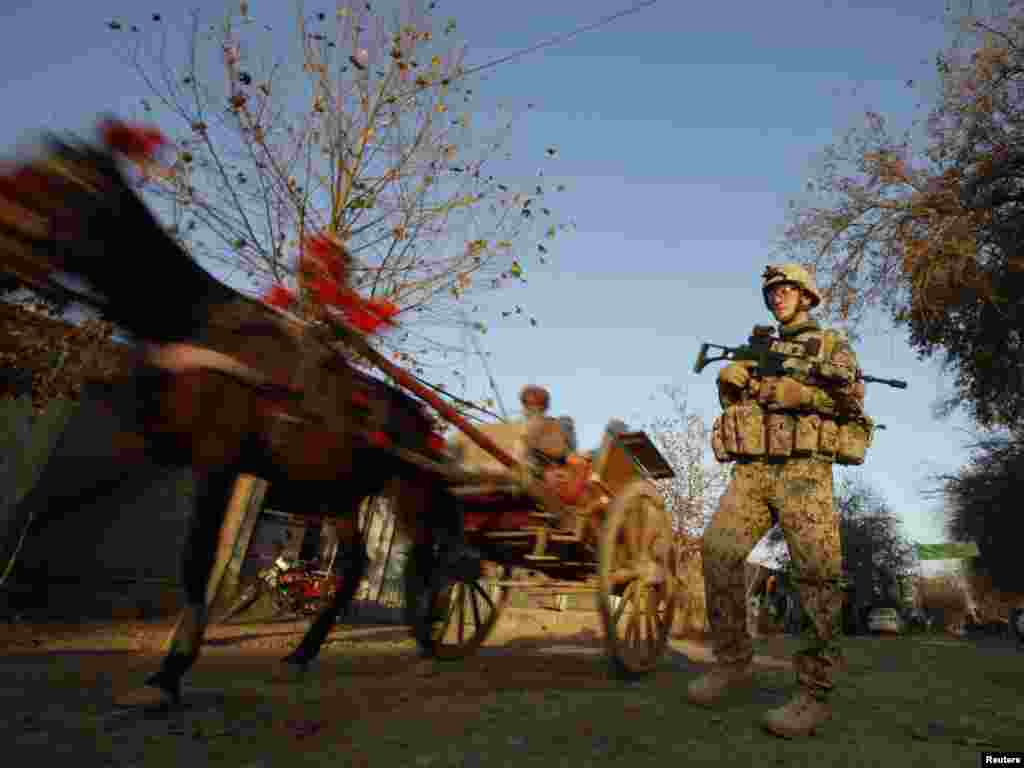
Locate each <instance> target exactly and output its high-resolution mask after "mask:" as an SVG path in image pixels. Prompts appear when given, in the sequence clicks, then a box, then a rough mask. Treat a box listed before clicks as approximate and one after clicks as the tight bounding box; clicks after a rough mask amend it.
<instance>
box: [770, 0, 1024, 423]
mask: <svg viewBox="0 0 1024 768" xmlns="http://www.w3.org/2000/svg"><path fill="white" fill-rule="evenodd" d="M963 29H964V30H965V31H966V32H968V33H970V34H965V35H964V36H963V38H962V39H961V41H960V42H959V43H958V45H957V46H955V47H953V48H951V49H950V50H948V51H946V52H944V53H941V54H939V55H938V56H937V58H936V71H937V75H938V80H939V86H940V87H939V91H938V96H937V98H936V101H935V103H934V105H933V107H932V108H931V110H930V113H929V116H928V119H927V122H926V124H925V131H924V146H923V147H921V148H920V149H915V148H914V142H913V141H912V138H911V133H910V132H907V133H905V134H903V135H901V136H898V137H897V136H894V135H893V133H892V132H891V131H890V130H889V129H888V127H887V125H886V121H885V119H884V118H883V117H882V116H881V115H879V114H877V113H873V112H869V113H867V115H866V121H865V124H864V126H863V127H861V128H858V129H856V130H854V131H852V132H850V133H849V134H848V135H847V136H846V137H845V138H844V139H843V140H842V141H840V142H838V143H837V144H835V145H832V146H829V147H827V148H826V149H825V151H824V152H823V154H822V157H821V162H820V166H819V169H818V171H817V173H816V175H815V178H813V179H812V180H811V181H810V182H809V183H808V191H809V193H810V194H809V199H808V200H807V201H804V202H801V203H797V202H793V203H791V208H790V215H789V221H788V225H787V228H786V230H785V234H784V238H783V242H782V244H781V249H782V250H783V251H785V252H786V253H787V254H788V255H794V256H796V257H797V258H799V259H800V260H801V261H803V262H804V263H806V264H807V265H808V266H809V267H811V268H813V269H814V270H815V271H816V273H817V277H818V280H819V284H820V285H821V287H822V289H823V292H824V294H825V299H826V300H825V302H824V308H825V310H826V312H828V313H829V314H830V315H831V316H832V318H833V319H835V320H837V321H839V322H841V323H845V324H847V325H848V326H849V327H850V328H851V329H854V328H856V327H857V326H858V325H859V324H860V322H861V321H862V320H863V319H864V317H865V315H866V313H867V312H868V311H869V310H870V309H872V308H874V307H879V308H882V309H884V310H886V311H887V312H888V314H889V316H890V317H891V319H892V320H893V322H894V323H895V324H896V325H897V326H903V327H906V328H907V329H908V331H909V334H910V343H911V346H912V347H914V348H915V349H916V350H917V352H918V354H919V356H921V357H930V356H932V355H934V354H936V353H938V352H941V353H943V354H944V364H945V367H946V369H947V370H948V371H951V372H953V373H955V384H956V387H955V394H954V395H953V397H951V398H950V399H949V400H948V401H947V402H945V403H943V404H942V406H941V407H940V409H939V410H940V412H949V411H951V410H952V409H954V408H955V407H957V406H960V405H963V406H965V407H966V408H967V410H968V412H969V413H970V415H971V416H972V417H973V418H974V419H975V420H976V421H977V422H978V423H979V424H982V425H985V426H988V425H995V424H1011V423H1015V422H1017V421H1019V420H1020V419H1021V418H1022V417H1024V395H1022V392H1024V386H1022V385H1024V362H1022V361H1024V355H1022V351H1024V350H1022V347H1021V340H1022V335H1021V334H1022V331H1024V326H1022V323H1024V314H1022V313H1021V312H1020V309H1019V305H1020V299H1021V291H1022V285H1024V272H1022V270H1024V256H1022V253H1024V251H1022V248H1021V246H1022V242H1021V235H1022V233H1024V230H1022V223H1024V222H1022V219H1021V215H1020V213H1021V211H1020V206H1021V202H1022V200H1024V197H1022V191H1021V190H1022V188H1021V179H1022V173H1024V144H1022V141H1021V139H1020V136H1021V132H1020V129H1021V128H1022V127H1024V82H1022V75H1024V48H1022V46H1021V43H1022V42H1024V19H1022V17H1021V15H1020V12H1019V11H1016V10H1014V11H1012V12H1011V13H1010V14H1008V15H1006V16H1005V17H1003V18H1000V19H996V20H991V21H980V20H973V19H966V20H964V23H963Z"/></svg>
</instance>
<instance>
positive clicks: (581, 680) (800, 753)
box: [0, 610, 1024, 768]
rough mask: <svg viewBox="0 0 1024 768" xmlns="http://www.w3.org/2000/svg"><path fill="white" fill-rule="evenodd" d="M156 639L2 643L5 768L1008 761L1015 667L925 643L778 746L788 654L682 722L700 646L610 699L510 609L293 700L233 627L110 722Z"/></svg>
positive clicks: (589, 653) (856, 685) (150, 632)
mask: <svg viewBox="0 0 1024 768" xmlns="http://www.w3.org/2000/svg"><path fill="white" fill-rule="evenodd" d="M168 629H169V625H168V624H160V623H156V624H154V623H150V624H144V623H119V624H96V625H87V626H57V625H49V626H42V625H15V626H6V627H3V628H0V707H3V712H4V713H5V718H4V719H3V720H0V743H2V744H4V745H5V747H4V758H5V760H4V762H5V764H8V765H19V766H25V765H28V766H31V765H33V761H41V760H45V761H46V763H45V764H50V762H51V761H52V759H53V757H54V756H57V757H58V758H59V759H61V762H62V764H65V763H66V764H68V765H74V766H81V767H82V768H85V767H87V766H94V765H96V766H135V765H138V766H143V765H145V766H157V767H158V768H159V767H160V766H165V765H166V766H171V765H175V766H187V768H201V767H202V766H208V765H209V766H232V768H238V767H241V768H272V767H274V768H276V767H277V766H306V765H308V766H321V765H323V766H327V765H329V766H369V765H373V766H413V767H416V766H485V765H486V766H503V765H515V766H517V768H518V766H531V765H538V766H540V765H543V766H545V767H546V768H550V766H553V765H554V766H557V765H566V766H569V765H571V766H574V768H575V767H576V766H585V765H595V766H596V765H602V766H604V765H630V766H636V765H640V766H643V765H650V766H655V765H657V766H659V767H663V766H664V765H666V764H669V763H683V762H685V763H686V764H687V765H695V764H696V765H705V764H706V765H711V764H715V765H721V764H723V763H728V764H733V765H754V764H757V765H764V764H768V765H787V766H788V765H795V766H799V765H807V766H810V765H812V764H813V765H815V766H820V765H822V764H831V765H837V766H853V765H888V764H910V765H918V764H920V765H929V766H946V765H950V766H952V765H972V764H977V753H978V751H979V750H981V749H983V748H985V745H986V744H988V743H992V744H994V745H995V746H998V747H1002V748H1004V749H1021V748H1024V707H1022V706H1020V702H1021V701H1022V700H1024V696H1022V694H1024V675H1022V674H1021V671H1022V669H1024V654H1021V653H1018V652H1016V651H1014V650H1013V649H1010V648H1003V647H992V648H986V649H979V648H977V647H975V646H972V645H970V644H967V643H964V642H960V641H956V640H949V639H942V638H878V639H874V638H863V639H861V638H855V639H849V640H848V649H849V650H848V665H847V670H846V672H845V674H844V676H843V680H842V687H841V688H840V689H839V691H838V692H837V695H836V696H835V710H836V717H835V718H834V720H833V721H832V722H831V723H829V724H828V725H827V726H826V727H825V728H824V729H822V731H821V732H820V733H819V735H818V736H816V737H814V738H813V739H810V740H808V741H804V742H788V741H784V740H780V739H776V738H773V737H771V736H769V735H767V734H765V733H763V732H762V731H761V730H760V729H759V727H758V725H757V718H758V717H759V716H760V714H761V713H762V712H763V710H764V709H766V708H768V707H771V706H775V705H777V704H779V703H781V702H783V701H784V700H785V699H786V698H787V696H788V695H789V693H790V692H791V690H792V687H791V686H792V672H791V671H790V669H789V665H788V662H786V661H785V657H786V656H787V655H788V653H789V651H790V650H791V648H792V641H790V640H783V639H774V640H765V641H758V650H759V654H760V655H759V657H758V663H759V668H760V670H761V673H760V676H759V685H758V687H757V689H756V690H755V691H752V692H748V693H746V694H737V695H736V696H734V697H731V698H730V699H728V700H726V701H725V702H723V704H722V705H721V706H720V707H719V708H717V709H715V710H699V709H695V708H693V707H691V706H689V705H687V704H686V703H685V701H684V700H683V689H684V687H685V684H686V682H687V681H688V680H690V679H691V678H692V677H693V676H694V675H696V674H698V673H699V671H700V669H701V665H702V663H703V662H706V661H707V660H708V659H709V655H708V652H707V650H706V649H705V648H702V647H701V646H699V645H694V644H688V643H682V642H678V641H674V642H673V647H672V649H671V650H670V652H669V653H668V654H667V657H666V659H665V662H664V664H663V666H662V668H660V669H659V670H658V671H657V672H656V673H655V674H654V675H652V676H651V677H650V678H648V679H647V680H644V681H642V682H640V683H623V682H621V681H618V680H615V679H612V678H611V677H610V676H609V674H608V665H607V663H606V662H605V659H604V655H603V649H602V646H601V636H600V634H599V632H598V626H597V623H596V616H595V615H594V614H585V613H577V612H566V613H562V614H559V613H555V612H536V611H533V612H525V611H514V610H510V611H509V613H508V615H507V616H505V617H503V619H502V621H501V623H500V624H499V628H498V631H497V632H496V634H495V636H494V637H493V638H492V639H491V640H490V641H489V642H488V644H487V646H485V647H484V648H483V649H481V652H480V653H479V654H478V655H477V656H475V657H473V658H471V659H467V660H464V661H462V662H457V663H446V664H435V663H432V662H424V661H423V660H421V659H420V658H419V657H418V656H417V654H416V652H415V648H414V646H413V643H412V641H411V640H409V639H408V637H407V635H406V633H405V631H404V629H403V628H401V627H395V626H387V625H363V626H354V627H348V628H339V629H338V630H336V631H335V632H334V633H333V634H332V636H331V639H330V641H329V645H328V647H327V648H326V649H325V651H324V653H323V655H322V658H321V660H320V661H319V662H318V663H317V664H316V665H315V666H314V667H313V668H312V669H311V671H310V673H309V675H308V676H307V678H306V679H305V680H304V681H303V682H302V683H300V684H294V683H292V684H288V683H284V682H280V681H276V680H274V679H272V674H273V672H274V671H275V669H276V659H277V658H279V657H280V656H281V655H283V653H284V652H285V650H286V649H290V648H292V647H294V644H295V643H296V642H297V641H298V639H299V637H300V636H301V633H302V631H303V630H304V625H303V624H301V623H297V622H280V623H266V624H259V625H257V624H240V625H232V626H227V627H215V628H214V629H213V630H212V631H211V633H210V638H209V641H208V643H207V645H206V647H205V648H204V655H203V657H202V658H201V660H200V661H199V664H198V665H197V666H196V668H195V670H194V672H193V674H192V675H191V676H190V679H189V687H188V688H187V690H186V696H187V701H188V706H187V707H186V708H185V709H184V710H183V711H180V712H176V713H172V714H163V715H159V716H145V715H143V714H142V713H139V712H135V711H123V710H118V709H117V708H116V707H115V706H114V704H113V701H114V699H115V697H116V695H117V694H119V693H121V692H123V691H126V690H128V689H130V688H132V687H134V686H135V685H137V684H138V683H139V681H140V680H141V679H142V678H143V677H144V675H145V674H146V673H147V672H149V671H151V670H153V669H154V668H155V665H156V663H157V659H158V650H159V647H160V643H161V642H162V640H163V637H164V636H165V634H166V632H167V630H168ZM7 758H17V759H13V760H12V761H10V762H9V761H8V759H7ZM39 764H43V763H39Z"/></svg>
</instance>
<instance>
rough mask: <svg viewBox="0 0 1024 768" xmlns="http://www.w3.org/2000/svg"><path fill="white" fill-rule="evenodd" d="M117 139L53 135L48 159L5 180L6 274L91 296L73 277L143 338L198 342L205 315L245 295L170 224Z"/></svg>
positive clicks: (42, 288) (1, 253) (2, 253)
mask: <svg viewBox="0 0 1024 768" xmlns="http://www.w3.org/2000/svg"><path fill="white" fill-rule="evenodd" d="M108 125H110V124H108ZM115 125H116V124H115ZM112 135H113V136H114V137H115V139H116V138H117V134H112V133H111V132H110V131H109V130H107V131H106V132H105V137H106V138H107V144H106V145H102V146H99V147H95V146H88V145H86V144H84V143H70V142H68V141H64V140H61V139H58V138H56V137H49V138H48V139H47V141H46V142H45V145H44V152H43V153H42V155H41V156H40V157H37V158H36V159H34V160H31V161H29V162H27V163H24V164H22V165H20V166H18V167H12V168H10V169H8V170H7V172H0V272H2V273H4V274H5V275H6V276H7V277H8V282H7V285H8V286H9V285H10V284H11V282H10V281H11V280H13V281H14V282H15V283H19V284H24V285H26V286H28V287H30V288H32V289H34V290H37V291H39V292H40V293H43V294H49V295H51V296H53V295H57V296H60V295H61V294H63V295H65V296H69V295H71V296H79V297H81V296H82V293H81V292H80V291H73V292H71V293H68V291H67V290H66V289H67V286H66V284H65V282H66V281H64V280H62V275H65V276H66V275H70V276H73V277H74V278H77V279H78V280H79V281H84V283H85V284H86V287H87V288H88V291H87V292H86V293H85V294H84V296H85V297H86V298H87V299H91V300H92V301H93V303H97V304H99V305H100V306H101V308H102V312H103V314H104V316H105V317H106V318H107V319H109V320H111V321H113V322H115V323H117V324H118V325H120V326H122V327H124V328H125V329H126V330H128V331H130V332H131V333H133V334H135V335H136V336H138V337H139V338H142V339H145V340H149V341H156V342H163V341H175V340H181V339H185V338H189V337H190V336H191V335H192V334H193V332H194V330H195V326H196V325H197V323H198V322H200V320H199V319H200V318H201V317H202V316H203V313H202V309H203V308H204V307H209V306H210V305H212V304H216V303H222V302H225V301H229V300H231V299H232V298H234V297H236V296H237V294H236V293H235V292H234V291H232V290H231V289H230V288H228V287H227V286H224V285H222V284H221V283H219V282H218V281H217V280H215V279H214V278H213V277H212V276H211V275H210V274H208V273H207V272H206V271H205V270H203V269H202V268H201V267H200V266H199V265H198V264H196V263H195V261H194V260H193V259H192V258H191V257H190V256H189V254H188V253H186V251H185V250H184V249H183V248H182V247H181V245H180V244H179V243H178V242H177V241H176V240H175V239H174V238H173V237H172V236H171V235H170V234H169V233H168V232H167V230H166V229H165V228H164V227H163V226H162V225H161V224H160V222H159V221H158V220H157V218H156V217H155V216H154V215H153V213H152V212H151V211H150V210H149V208H148V207H147V206H146V204H145V203H144V202H143V200H142V199H141V197H140V196H139V195H138V193H137V192H136V191H135V190H134V189H133V188H132V186H131V184H130V183H129V181H128V180H127V179H126V177H125V175H124V173H123V172H122V170H121V168H120V167H119V164H118V163H119V159H121V158H122V157H125V156H129V155H127V150H126V149H125V147H124V146H123V144H122V146H120V147H115V146H111V138H110V137H111V136H112Z"/></svg>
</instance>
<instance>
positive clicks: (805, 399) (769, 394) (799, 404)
mask: <svg viewBox="0 0 1024 768" xmlns="http://www.w3.org/2000/svg"><path fill="white" fill-rule="evenodd" d="M758 400H759V401H760V403H761V405H763V406H764V407H765V408H766V409H768V410H770V411H790V410H792V411H795V410H800V409H802V408H808V407H810V406H811V404H812V403H813V402H814V390H813V389H812V388H811V387H807V386H804V385H803V384H801V383H800V382H799V381H797V380H796V379H791V378H789V377H788V376H785V377H783V378H781V379H766V380H764V381H763V382H761V390H760V392H758Z"/></svg>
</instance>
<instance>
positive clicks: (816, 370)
mask: <svg viewBox="0 0 1024 768" xmlns="http://www.w3.org/2000/svg"><path fill="white" fill-rule="evenodd" d="M772 333H773V329H772V327H771V326H770V325H755V326H754V331H753V333H751V335H750V338H749V339H747V343H746V344H745V345H743V346H740V347H726V346H723V345H721V344H711V343H710V342H705V343H704V344H701V345H700V353H699V354H698V355H697V363H696V365H694V366H693V372H694V373H700V372H701V371H703V370H704V368H705V367H706V366H707V364H708V363H713V362H715V361H716V360H728V361H730V362H736V361H740V360H749V361H752V362H754V363H756V364H757V375H758V376H765V377H780V376H792V375H794V374H795V373H798V371H797V370H795V369H792V368H787V367H786V365H785V362H786V360H787V359H792V358H794V357H795V358H813V357H815V356H816V355H817V352H818V344H819V343H820V342H819V341H818V340H817V339H812V340H811V341H809V342H805V343H803V344H801V343H799V342H794V343H793V344H791V345H789V346H791V347H793V349H792V350H791V351H790V350H787V351H786V352H778V351H775V350H773V349H772V344H773V342H775V341H778V339H775V338H774V337H773V336H772ZM800 348H802V349H800ZM709 349H716V350H720V351H721V352H722V354H721V355H717V356H715V357H708V350H709ZM811 372H812V374H813V375H814V376H816V377H818V378H822V379H826V380H827V379H830V378H832V377H831V376H830V375H828V374H829V372H828V371H827V370H822V368H820V367H819V366H817V365H815V366H814V367H813V368H812V371H811ZM857 380H858V381H863V382H864V383H866V384H885V385H887V386H890V387H896V388H897V389H906V388H907V382H905V381H902V380H900V379H880V378H878V377H877V376H867V375H865V374H864V373H863V372H862V371H860V370H859V369H858V371H857Z"/></svg>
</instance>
